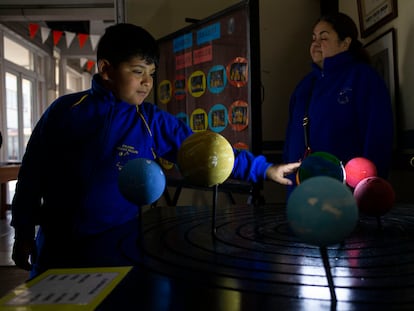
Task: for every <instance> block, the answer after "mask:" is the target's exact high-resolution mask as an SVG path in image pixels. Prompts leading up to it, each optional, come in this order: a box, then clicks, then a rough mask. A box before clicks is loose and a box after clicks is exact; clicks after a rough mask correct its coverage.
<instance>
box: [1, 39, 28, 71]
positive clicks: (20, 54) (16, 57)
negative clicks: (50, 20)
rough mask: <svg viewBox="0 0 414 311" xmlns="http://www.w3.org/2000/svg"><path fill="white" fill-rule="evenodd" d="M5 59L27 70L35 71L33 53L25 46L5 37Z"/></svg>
mask: <svg viewBox="0 0 414 311" xmlns="http://www.w3.org/2000/svg"><path fill="white" fill-rule="evenodd" d="M4 58H5V59H7V60H8V61H10V62H12V63H14V64H16V65H18V66H21V67H23V68H25V69H27V70H33V69H34V66H33V53H32V52H30V50H29V49H27V48H25V47H24V46H23V45H21V44H19V43H17V42H15V41H13V40H11V39H9V38H8V37H6V36H5V37H4Z"/></svg>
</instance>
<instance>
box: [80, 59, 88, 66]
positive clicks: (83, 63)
mask: <svg viewBox="0 0 414 311" xmlns="http://www.w3.org/2000/svg"><path fill="white" fill-rule="evenodd" d="M87 61H88V59H87V58H85V57H81V59H80V61H79V64H80V66H81V67H83V66H85V64H86V62H87Z"/></svg>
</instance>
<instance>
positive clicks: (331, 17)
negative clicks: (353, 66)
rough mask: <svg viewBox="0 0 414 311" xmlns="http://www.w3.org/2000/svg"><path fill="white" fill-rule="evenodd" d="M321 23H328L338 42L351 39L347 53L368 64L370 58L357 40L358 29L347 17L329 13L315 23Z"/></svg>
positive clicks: (341, 14) (342, 14)
mask: <svg viewBox="0 0 414 311" xmlns="http://www.w3.org/2000/svg"><path fill="white" fill-rule="evenodd" d="M321 21H324V22H327V23H329V24H330V25H331V26H332V28H333V29H334V30H335V31H336V32H337V34H338V37H339V39H340V40H342V41H343V40H345V38H347V37H349V38H351V39H352V41H351V45H350V46H349V51H350V52H351V53H352V54H353V55H354V56H355V57H356V58H357V59H359V60H360V61H362V62H365V63H370V62H371V60H370V57H369V54H368V53H367V51H366V50H365V49H364V48H363V47H362V43H361V41H359V40H358V35H359V34H358V27H357V25H356V24H355V22H354V21H353V20H352V18H350V17H349V16H348V15H346V14H344V13H340V12H338V13H329V14H326V15H322V16H321V17H320V18H319V19H318V21H317V22H316V23H319V22H321Z"/></svg>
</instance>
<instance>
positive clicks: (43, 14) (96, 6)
mask: <svg viewBox="0 0 414 311" xmlns="http://www.w3.org/2000/svg"><path fill="white" fill-rule="evenodd" d="M115 4H116V2H115V0H72V1H68V0H1V2H0V21H14V22H16V21H17V22H19V21H20V22H37V23H44V25H46V26H48V27H50V28H53V29H56V30H62V31H72V32H82V33H91V34H98V35H100V34H102V33H103V32H104V30H105V28H106V25H107V24H108V23H114V21H115V18H116V16H115ZM51 26H53V27H51Z"/></svg>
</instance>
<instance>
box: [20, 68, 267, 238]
mask: <svg viewBox="0 0 414 311" xmlns="http://www.w3.org/2000/svg"><path fill="white" fill-rule="evenodd" d="M191 134H192V131H191V129H190V128H189V127H188V126H186V125H185V124H184V123H183V122H182V121H180V120H178V119H177V118H176V117H174V116H172V115H171V114H169V113H167V112H165V111H163V110H161V109H159V108H158V107H157V106H156V105H153V104H151V103H147V102H145V103H143V104H142V105H140V106H139V107H137V106H135V105H130V104H128V103H125V102H120V101H117V100H116V99H115V98H114V97H113V95H112V93H110V92H109V91H108V90H106V89H105V88H103V87H102V85H101V84H100V78H99V76H98V75H95V76H94V78H93V80H92V87H91V89H89V90H87V91H83V92H79V93H75V94H70V95H65V96H62V97H60V98H59V99H57V100H56V101H55V102H54V103H52V105H51V106H50V107H49V108H48V109H47V110H46V112H45V113H44V114H43V116H42V117H41V119H40V120H39V122H38V123H37V125H36V127H35V129H34V130H33V133H32V135H31V137H30V140H29V143H28V145H27V150H26V153H25V155H24V157H23V161H22V166H21V169H20V172H19V179H18V183H17V187H16V193H15V196H14V198H13V202H12V213H13V218H12V226H14V228H15V234H16V239H18V238H24V239H31V238H33V237H34V232H35V225H38V224H40V225H41V228H42V231H43V232H44V233H45V234H47V233H49V234H54V233H59V232H60V233H62V234H68V235H74V236H83V235H88V234H96V233H100V232H102V231H105V230H107V229H109V228H112V227H115V226H117V225H120V224H122V223H125V222H127V221H128V220H131V219H133V218H134V217H136V216H137V214H138V208H139V207H137V206H135V205H134V204H132V203H130V202H128V201H127V200H126V199H125V198H124V197H123V196H122V195H121V193H120V192H119V190H118V184H117V176H118V174H119V171H120V169H121V168H122V167H123V165H125V164H126V163H127V161H128V160H130V159H134V158H137V157H143V158H149V159H154V158H155V157H161V158H164V159H166V160H169V161H170V162H176V154H177V151H178V149H179V147H180V145H181V143H182V142H183V140H184V139H185V138H187V137H188V136H189V135H191ZM235 154H236V158H235V165H234V169H233V173H232V177H233V178H238V179H243V180H246V181H251V182H257V181H259V180H263V179H264V178H265V174H266V170H267V168H268V167H269V166H270V165H271V163H268V162H267V160H266V159H265V158H264V157H263V156H254V155H253V154H251V153H250V152H246V151H236V150H235Z"/></svg>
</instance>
